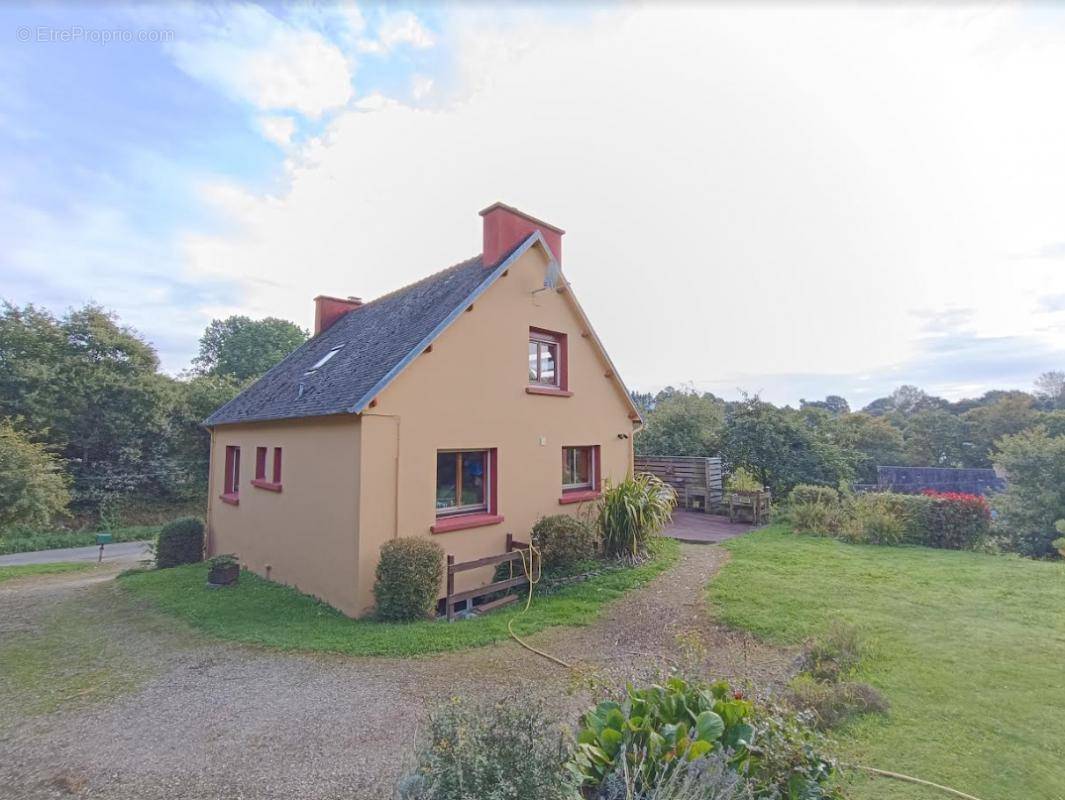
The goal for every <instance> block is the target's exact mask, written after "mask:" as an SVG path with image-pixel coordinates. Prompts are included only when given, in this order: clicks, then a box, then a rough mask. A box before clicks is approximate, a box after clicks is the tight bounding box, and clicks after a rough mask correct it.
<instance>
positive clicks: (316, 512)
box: [208, 416, 361, 615]
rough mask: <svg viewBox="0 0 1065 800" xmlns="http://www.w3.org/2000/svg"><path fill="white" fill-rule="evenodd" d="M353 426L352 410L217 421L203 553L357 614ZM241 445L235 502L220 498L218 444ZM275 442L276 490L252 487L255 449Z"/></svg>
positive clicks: (356, 424)
mask: <svg viewBox="0 0 1065 800" xmlns="http://www.w3.org/2000/svg"><path fill="white" fill-rule="evenodd" d="M360 427H361V423H360V420H359V418H358V417H355V416H340V417H318V418H307V419H299V420H288V421H282V422H271V423H252V424H246V425H222V426H218V427H216V428H215V430H214V435H213V442H212V452H211V478H210V480H211V493H210V495H209V502H208V552H209V554H210V555H216V554H218V553H235V554H237V555H238V556H239V557H240V560H241V562H242V563H243V564H244V565H245V566H246V567H247V568H248V569H251V570H253V571H254V572H257V573H258V574H260V575H264V576H268V577H270V578H272V579H273V580H276V581H279V582H281V583H285V584H288V585H290V586H295V587H297V588H298V589H300V591H303V592H307V593H308V594H313V595H315V596H316V597H320V598H321V599H323V600H325V601H326V602H328V603H330V604H331V605H333V606H335V607H337V608H339V609H340V610H341V611H344V612H345V613H347V614H352V615H354V614H356V613H357V612H358V611H359V609H360V608H361V604H360V603H361V600H360V599H359V596H358V594H357V592H356V588H357V580H356V575H357V571H358V563H357V559H358V552H357V538H356V526H357V521H358V514H359V493H358V491H357V487H358V486H359V469H360V457H359V453H360ZM227 445H237V446H239V447H240V448H241V465H240V473H241V474H240V504H239V505H237V506H231V505H228V504H226V503H223V502H222V501H221V500H220V499H219V495H220V494H221V493H222V490H223V474H222V473H223V471H224V470H223V465H224V464H225V448H226V446H227ZM260 446H264V447H268V448H271V449H270V450H269V451H268V458H267V478H268V479H269V477H270V475H271V469H272V466H271V465H272V458H273V449H272V448H274V447H281V448H282V449H283V450H282V453H283V456H282V486H283V488H282V491H281V492H280V493H277V492H271V491H267V490H265V489H260V488H257V487H254V486H252V485H251V480H252V478H254V477H255V448H256V447H260Z"/></svg>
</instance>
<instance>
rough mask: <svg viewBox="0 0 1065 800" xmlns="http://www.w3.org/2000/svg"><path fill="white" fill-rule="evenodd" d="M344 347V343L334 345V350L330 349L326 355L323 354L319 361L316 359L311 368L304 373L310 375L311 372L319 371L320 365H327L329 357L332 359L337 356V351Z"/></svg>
mask: <svg viewBox="0 0 1065 800" xmlns="http://www.w3.org/2000/svg"><path fill="white" fill-rule="evenodd" d="M343 347H344V345H342V344H338V345H337V346H336V347H334V348H333V349H332V350H330V351H329V352H328V353H326V354H325V355H324V356H322V357H321V358H319V359H318V360H317V361H315V362H314V365H313V366H312V367H311V368H310V369H309V370H307V371H306V372H305V373H304V374H305V375H310V374H311V373H313V372H315V371H317V370H318V368H319V367H323V366H325V364H326V362H328V361H329V359H331V358H332V357H333V356H335V355H336V354H337V353H339V352H340V351H341V350H342V349H343Z"/></svg>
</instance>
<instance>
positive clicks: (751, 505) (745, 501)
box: [725, 467, 770, 522]
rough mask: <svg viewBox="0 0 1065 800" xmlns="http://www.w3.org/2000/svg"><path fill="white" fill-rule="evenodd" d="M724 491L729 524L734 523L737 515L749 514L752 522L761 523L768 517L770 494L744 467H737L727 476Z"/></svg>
mask: <svg viewBox="0 0 1065 800" xmlns="http://www.w3.org/2000/svg"><path fill="white" fill-rule="evenodd" d="M725 491H726V492H727V494H728V516H729V522H735V521H736V518H737V516H738V514H739V513H749V514H750V515H751V521H752V522H761V521H762V520H763V519H765V518H766V517H767V516H768V515H769V501H770V494H769V492H768V491H766V488H765V486H763V485H762V482H761V481H760V480H758V479H757V478H756V477H755V476H754V473H753V472H751V471H750V470H748V469H747V468H746V467H737V468H736V469H735V470H734V471H733V472H732V474H731V475H729V477H728V480H727V481H726V482H725Z"/></svg>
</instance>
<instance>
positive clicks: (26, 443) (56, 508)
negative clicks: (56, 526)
mask: <svg viewBox="0 0 1065 800" xmlns="http://www.w3.org/2000/svg"><path fill="white" fill-rule="evenodd" d="M69 502H70V492H69V491H68V490H67V481H66V477H65V476H64V475H63V473H62V471H61V469H60V465H59V462H58V461H57V460H56V458H55V456H53V455H52V454H51V453H49V452H48V449H47V448H46V447H45V446H44V445H42V444H39V443H37V442H34V441H31V440H30V438H29V437H28V436H26V435H25V434H23V433H20V432H19V431H18V430H16V429H15V427H14V425H12V423H11V421H10V420H0V531H2V530H3V529H4V528H9V527H11V526H13V525H31V526H35V527H43V526H45V525H48V524H49V523H50V522H51V521H52V519H53V517H57V516H61V515H63V514H65V513H66V511H67V505H68V504H69Z"/></svg>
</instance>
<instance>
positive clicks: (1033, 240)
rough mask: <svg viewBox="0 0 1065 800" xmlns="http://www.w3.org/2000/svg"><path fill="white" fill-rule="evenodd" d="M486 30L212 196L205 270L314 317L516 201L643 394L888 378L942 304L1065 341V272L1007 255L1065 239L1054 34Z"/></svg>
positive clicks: (885, 12)
mask: <svg viewBox="0 0 1065 800" xmlns="http://www.w3.org/2000/svg"><path fill="white" fill-rule="evenodd" d="M471 19H472V20H474V21H473V22H471ZM485 19H486V16H485V15H484V14H480V13H478V14H473V15H469V16H467V15H464V14H463V13H461V12H460V13H459V15H458V16H457V17H454V18H452V20H451V22H450V24H449V26H448V33H449V43H450V42H452V40H453V44H454V47H455V53H456V57H457V58H458V59H459V62H458V64H457V65H456V71H457V74H458V75H460V76H461V77H462V80H463V81H464V85H465V87H466V91H465V93H464V94H462V95H461V96H460V97H458V99H457V100H456V101H455V102H454V103H452V104H451V105H449V106H446V107H445V108H443V109H441V110H434V111H426V110H416V109H412V108H410V107H406V106H403V105H401V104H399V103H396V102H395V101H390V100H387V99H386V98H384V97H381V96H378V97H377V98H376V99H375V100H373V101H372V102H371V101H367V103H366V104H364V105H363V109H368V108H373V109H374V110H376V112H377V113H373V114H366V113H358V112H356V111H345V112H344V113H341V114H340V115H338V116H337V118H336V119H335V120H333V121H332V122H331V124H330V125H329V128H328V130H327V132H326V133H325V134H324V135H323V136H322V137H321V138H320V139H318V140H314V141H312V142H309V143H307V144H306V145H305V146H302V147H301V148H300V157H299V158H297V159H293V160H292V161H291V162H290V164H289V167H288V168H289V175H288V178H289V182H288V188H287V189H286V191H285V192H284V193H283V194H281V195H255V194H252V193H248V192H245V191H242V190H239V189H238V188H236V187H229V188H228V189H226V191H225V192H219V191H217V190H212V196H213V197H214V198H215V200H216V202H217V203H218V207H219V208H220V209H221V210H222V211H223V212H224V213H225V215H227V216H228V217H230V218H231V219H233V220H234V221H235V222H236V223H238V225H239V230H240V233H239V234H236V235H231V236H198V237H190V238H189V239H188V240H187V241H186V248H187V249H186V253H187V257H188V259H189V263H190V265H192V266H193V267H194V268H195V269H196V270H197V271H198V274H201V275H204V276H216V275H228V276H237V277H240V276H244V278H245V281H246V283H245V292H246V296H245V304H246V307H247V309H248V310H249V311H251V312H253V313H261V314H266V313H270V314H278V315H283V316H288V317H290V318H292V319H294V320H297V321H299V322H300V323H301V324H306V323H307V321H308V319H309V316H310V313H311V308H310V299H311V297H313V296H314V295H315V294H318V293H320V292H325V293H333V294H342V295H343V294H357V295H360V296H364V297H373V296H375V295H376V294H379V293H381V292H384V291H387V290H389V289H391V288H394V287H396V286H398V285H401V284H403V283H405V282H407V281H410V280H413V279H416V278H418V277H421V276H422V275H424V274H426V273H428V272H430V271H432V270H434V269H438V268H440V267H443V266H446V265H447V264H449V263H453V262H455V261H458V260H460V259H462V258H464V257H466V256H468V255H471V254H472V253H475V252H476V251H477V250H478V249H479V245H480V234H479V230H480V229H479V225H480V218H479V217H477V215H476V211H477V210H478V209H479V208H482V207H483V206H485V205H487V204H488V203H490V202H492V201H494V200H504V201H506V202H509V203H512V204H514V205H517V206H519V207H522V208H526V209H527V210H529V211H530V212H531V213H533V214H536V215H537V216H541V217H543V218H545V219H547V220H549V221H551V222H555V223H557V224H559V225H561V226H562V227H564V228H566V229H567V230H568V231H569V233H568V234H567V236H566V239H565V257H564V268H565V270H566V273H567V276H568V277H569V279H570V280H571V281H572V282H573V284H574V287H575V289H576V291H577V292H578V293H579V295H580V297H581V300H582V303H583V304H584V305H585V307H586V309H587V310H588V311H589V314H590V316H591V318H592V320H593V321H594V322H595V323H596V325H597V329H598V330H599V332H600V334H601V335H602V336H603V338H604V340H605V341H606V343H607V345H608V347H610V349H611V352H612V355H613V357H614V360H615V362H616V363H618V366H619V368H620V369H621V372H622V374H623V375H624V376H625V378H626V380H627V382H628V383H629V384H630V385H633V386H639V387H646V388H651V387H657V386H661V385H664V384H667V383H673V384H677V383H680V382H682V381H686V380H692V381H694V382H695V383H696V385H703V386H711V385H712V386H714V387H715V388H720V387H722V386H729V385H731V386H745V387H746V388H753V389H757V388H759V385H765V386H766V387H773V389H772V391H773V392H774V393H777V392H779V394H775V397H774V396H772V395H771V399H783V400H794V399H796V398H795V397H792V396H789V395H788V394H786V392H787V391H788V390H787V388H786V383H784V382H782V381H781V380H778V378H779V377H780V376H788V375H800V374H802V375H817V376H822V379H823V380H824V382H825V385H826V390H831V389H832V386H831V385H830V384H831V382H832V380H833V378H832V376H838V377H839V381H840V383H848V384H853V383H854V382H855V380H856V379H855V378H854V377H853V376H861V375H874V376H876V375H885V376H886V375H890V376H891V380H896V379H898V378H899V377H900V376H904V374H905V365H906V364H908V363H916V360H918V359H920V358H921V356H922V353H923V352H924V348H925V347H926V346H927V342H926V341H925V339H924V338H923V331H922V325H923V324H924V323H923V322H922V319H921V318H920V317H919V316H917V315H915V314H914V313H913V312H922V311H924V312H927V311H930V310H932V311H934V310H937V309H941V308H944V307H954V308H965V309H971V316H970V317H969V318H968V319H967V323H966V324H967V325H968V326H970V327H971V328H972V329H974V330H977V331H979V333H980V334H981V336H984V337H1004V340H1009V341H1013V340H1014V339H1010V337H1028V339H1027V340H1029V341H1031V342H1033V343H1036V344H1038V345H1040V346H1043V347H1046V348H1049V350H1053V349H1055V348H1056V349H1058V350H1060V349H1062V348H1063V347H1065V328H1063V323H1062V321H1061V320H1060V319H1059V318H1058V317H1060V315H1058V317H1055V316H1054V315H1053V314H1052V312H1049V311H1047V310H1046V309H1045V308H1044V306H1043V305H1042V304H1041V302H1040V298H1041V297H1043V296H1044V295H1047V294H1054V295H1057V294H1063V293H1065V272H1063V271H1062V269H1061V264H1060V261H1057V260H1054V259H1018V258H1017V257H1016V254H1018V253H1032V252H1039V251H1040V249H1041V248H1044V247H1046V246H1047V244H1048V243H1053V242H1060V241H1061V240H1062V235H1061V220H1062V219H1063V218H1065V186H1063V185H1062V184H1061V182H1060V181H1059V180H1058V176H1060V175H1061V174H1062V173H1063V171H1065V106H1063V105H1062V104H1060V103H1054V102H1050V101H1049V98H1053V97H1056V96H1057V94H1058V93H1059V89H1060V87H1059V86H1058V82H1059V80H1058V77H1059V76H1060V75H1062V74H1065V41H1063V40H1065V33H1063V31H1062V29H1061V27H1058V28H1056V29H1033V28H1032V27H1030V24H1031V23H1030V18H1029V14H1028V12H1026V10H1025V9H1023V8H1002V9H995V10H991V11H984V10H977V11H973V10H967V9H955V8H951V9H948V10H945V11H941V12H939V11H937V12H928V11H923V10H919V9H917V10H914V9H912V8H910V7H906V6H903V7H899V8H877V9H873V10H869V9H864V8H844V7H839V6H824V7H820V8H817V7H815V9H814V10H801V9H798V8H795V7H791V6H780V5H777V6H759V7H755V8H753V9H747V8H735V7H733V8H725V7H710V8H699V7H679V8H674V9H662V8H658V7H647V8H627V9H625V11H624V12H622V13H619V14H606V13H603V14H596V15H595V16H594V17H593V18H592V20H591V22H589V23H588V24H587V25H575V24H570V23H567V24H558V25H553V24H549V23H546V22H541V23H534V22H530V21H529V20H528V19H526V20H525V22H524V23H523V25H522V26H521V27H520V28H507V29H502V28H498V27H493V26H491V25H490V24H486V22H485ZM383 41H384V40H383V39H382V42H383ZM394 41H399V40H398V39H397V40H394ZM1020 340H1021V339H1020V338H1018V339H1016V341H1020ZM1052 366H1053V365H1051V364H1048V365H1047V368H1051V367H1052ZM993 377H994V376H993V375H991V376H989V380H990V381H991V382H992V383H993ZM967 380H968V379H967ZM967 385H968V384H967ZM929 388H933V389H934V388H935V387H934V386H929ZM767 391H768V390H767ZM804 391H805V392H806V393H807V394H809V387H808V386H807V388H806V389H805V390H804Z"/></svg>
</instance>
